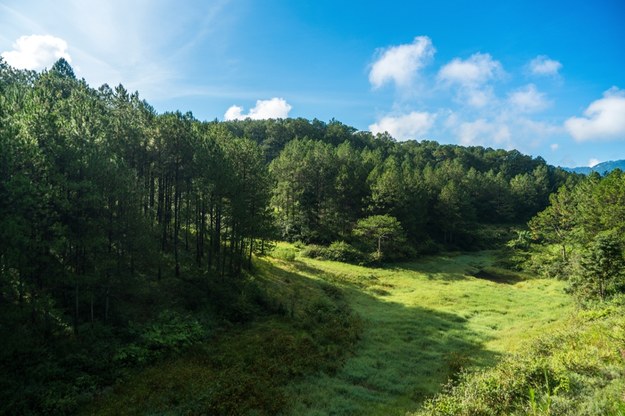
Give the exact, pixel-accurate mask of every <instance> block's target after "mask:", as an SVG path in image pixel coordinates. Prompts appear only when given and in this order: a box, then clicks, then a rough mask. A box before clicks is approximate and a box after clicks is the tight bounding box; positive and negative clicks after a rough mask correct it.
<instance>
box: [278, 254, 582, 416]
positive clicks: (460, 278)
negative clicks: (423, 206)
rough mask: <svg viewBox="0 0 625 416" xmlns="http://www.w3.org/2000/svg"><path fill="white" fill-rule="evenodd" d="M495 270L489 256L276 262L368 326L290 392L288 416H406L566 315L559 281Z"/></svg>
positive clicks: (568, 304)
mask: <svg viewBox="0 0 625 416" xmlns="http://www.w3.org/2000/svg"><path fill="white" fill-rule="evenodd" d="M493 263H494V254H493V253H492V252H480V253H470V254H450V255H444V256H435V257H429V258H426V259H424V260H422V261H418V262H411V263H404V264H397V265H394V266H391V267H388V268H365V267H357V266H353V265H346V264H343V263H337V262H328V261H317V260H311V259H299V260H298V261H296V262H294V263H292V265H288V264H282V265H281V267H285V268H290V269H293V270H296V271H297V272H298V273H299V274H301V275H302V276H305V277H307V278H310V279H323V280H325V281H328V282H330V283H332V284H334V285H337V286H339V287H341V288H342V290H344V291H345V293H346V296H347V299H348V302H349V304H350V305H351V306H352V308H353V309H354V310H355V311H356V313H357V314H359V315H360V316H361V317H362V318H363V320H364V325H363V327H364V329H363V333H362V339H361V340H360V342H359V343H358V344H357V348H356V350H355V351H354V353H353V355H352V356H351V357H350V358H349V359H348V360H347V361H346V363H345V365H344V366H343V367H342V368H341V369H340V370H339V371H337V372H336V374H331V375H330V374H318V375H314V376H309V377H307V378H305V379H303V380H301V381H298V382H297V383H294V384H293V385H290V386H289V387H288V391H289V393H290V396H291V397H292V400H290V402H291V403H292V404H293V405H292V407H291V413H292V414H293V415H303V414H309V415H325V414H359V415H361V414H371V415H377V414H379V415H389V414H404V413H405V412H406V411H408V410H414V409H416V408H418V407H419V405H420V404H421V403H422V401H423V399H425V398H426V397H429V396H432V395H433V394H435V393H437V392H439V391H440V389H441V385H442V384H443V383H445V382H446V381H447V380H448V379H449V378H453V377H454V376H455V375H456V373H457V372H458V371H459V370H461V369H462V368H468V367H473V366H490V365H493V364H495V363H496V362H497V361H498V360H499V359H500V358H501V357H502V356H503V355H505V354H507V353H509V352H513V351H515V350H516V349H517V348H519V347H520V346H521V345H522V344H523V343H525V342H527V341H528V340H530V339H532V337H534V336H536V335H539V334H543V333H548V332H549V331H550V330H551V329H552V328H553V327H555V326H557V325H558V324H559V322H558V321H559V320H563V319H566V318H567V317H568V316H569V314H570V311H571V309H572V304H571V300H570V298H569V297H568V296H567V295H566V294H565V293H564V290H563V289H564V284H563V283H562V282H559V281H555V280H543V279H525V278H524V276H518V275H515V274H512V273H511V272H509V271H505V270H501V269H497V268H495V267H494V266H493ZM476 276H477V277H476Z"/></svg>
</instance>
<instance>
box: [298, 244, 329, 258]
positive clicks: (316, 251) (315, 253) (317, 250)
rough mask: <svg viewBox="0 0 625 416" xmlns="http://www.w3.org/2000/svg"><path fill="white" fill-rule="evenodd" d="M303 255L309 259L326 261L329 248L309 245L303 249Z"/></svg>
mask: <svg viewBox="0 0 625 416" xmlns="http://www.w3.org/2000/svg"><path fill="white" fill-rule="evenodd" d="M301 255H302V256H304V257H308V258H309V259H325V258H326V256H327V247H324V246H320V245H317V244H309V245H307V246H306V247H304V248H303V249H302V251H301Z"/></svg>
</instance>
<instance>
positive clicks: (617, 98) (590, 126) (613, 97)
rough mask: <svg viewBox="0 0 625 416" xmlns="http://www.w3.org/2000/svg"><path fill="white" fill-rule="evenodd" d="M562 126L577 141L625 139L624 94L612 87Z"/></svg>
mask: <svg viewBox="0 0 625 416" xmlns="http://www.w3.org/2000/svg"><path fill="white" fill-rule="evenodd" d="M564 127H565V128H566V130H567V131H568V133H569V134H570V135H571V136H573V138H574V139H575V140H576V141H578V142H582V141H591V140H615V139H621V140H625V94H624V92H623V91H620V90H619V89H618V88H616V87H613V88H611V89H610V90H608V91H606V92H605V93H604V94H603V98H600V99H598V100H596V101H593V102H592V103H591V104H590V105H589V106H588V108H587V109H586V110H585V111H584V116H583V117H571V118H569V119H568V120H566V121H565V122H564Z"/></svg>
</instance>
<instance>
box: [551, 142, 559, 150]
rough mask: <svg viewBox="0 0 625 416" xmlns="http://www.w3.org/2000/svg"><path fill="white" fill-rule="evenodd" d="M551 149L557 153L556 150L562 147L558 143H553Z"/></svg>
mask: <svg viewBox="0 0 625 416" xmlns="http://www.w3.org/2000/svg"><path fill="white" fill-rule="evenodd" d="M549 148H550V149H551V151H552V152H555V151H556V150H558V149H559V148H560V145H559V144H558V143H552V144H551V146H549Z"/></svg>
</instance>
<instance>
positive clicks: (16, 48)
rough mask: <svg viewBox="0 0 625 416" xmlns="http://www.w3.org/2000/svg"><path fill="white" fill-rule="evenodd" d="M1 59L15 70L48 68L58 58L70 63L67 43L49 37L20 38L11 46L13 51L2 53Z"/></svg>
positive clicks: (32, 36) (31, 36)
mask: <svg viewBox="0 0 625 416" xmlns="http://www.w3.org/2000/svg"><path fill="white" fill-rule="evenodd" d="M2 57H3V58H4V59H5V60H6V62H7V63H8V64H9V65H11V66H13V67H15V68H19V69H32V70H41V69H44V68H46V67H48V68H49V67H51V66H52V64H53V63H54V62H56V61H57V60H58V59H59V58H65V59H66V60H67V61H68V62H71V61H72V58H71V57H70V55H69V53H68V52H67V42H66V41H64V40H63V39H61V38H57V37H55V36H51V35H30V36H21V37H20V38H19V39H17V40H16V41H15V43H14V44H13V50H10V51H6V52H2Z"/></svg>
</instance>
